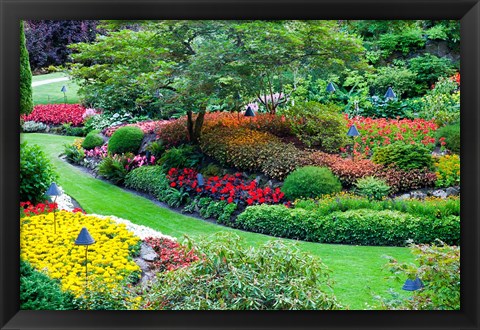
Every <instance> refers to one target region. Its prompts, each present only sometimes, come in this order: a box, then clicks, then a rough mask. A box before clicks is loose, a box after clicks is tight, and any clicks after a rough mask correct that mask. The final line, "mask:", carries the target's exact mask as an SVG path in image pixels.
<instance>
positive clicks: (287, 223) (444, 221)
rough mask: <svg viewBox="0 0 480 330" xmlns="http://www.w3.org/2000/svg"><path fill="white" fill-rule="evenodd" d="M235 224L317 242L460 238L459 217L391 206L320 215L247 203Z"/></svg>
mask: <svg viewBox="0 0 480 330" xmlns="http://www.w3.org/2000/svg"><path fill="white" fill-rule="evenodd" d="M236 226H237V227H239V228H241V229H245V230H248V231H253V232H258V233H263V234H267V235H272V236H277V237H285V238H292V239H301V240H306V241H312V242H318V243H334V244H357V245H382V246H384V245H390V246H405V245H406V243H407V241H408V240H413V241H414V242H415V243H432V242H434V241H435V240H436V239H440V240H442V241H444V242H446V243H447V244H454V245H458V244H459V242H460V217H458V216H447V217H445V218H435V219H431V218H421V217H416V216H413V215H410V214H407V213H402V212H399V211H391V210H383V211H377V210H369V209H359V210H349V211H345V212H333V213H330V214H328V215H323V216H322V215H319V214H317V213H315V212H312V211H307V210H304V209H289V208H286V207H284V206H279V205H259V206H251V207H248V208H247V209H246V210H245V211H244V212H243V213H242V214H240V215H239V216H238V217H237V220H236Z"/></svg>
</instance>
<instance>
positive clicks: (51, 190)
mask: <svg viewBox="0 0 480 330" xmlns="http://www.w3.org/2000/svg"><path fill="white" fill-rule="evenodd" d="M61 194H62V191H61V190H60V189H59V188H58V186H57V184H56V183H55V182H52V183H51V184H50V187H48V189H47V191H46V192H45V195H47V196H55V198H54V199H53V202H54V203H55V202H56V200H57V197H58V196H60V195H61ZM56 209H57V208H54V209H53V232H54V233H55V234H56V233H57V219H56V217H55V210H56Z"/></svg>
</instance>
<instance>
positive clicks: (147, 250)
mask: <svg viewBox="0 0 480 330" xmlns="http://www.w3.org/2000/svg"><path fill="white" fill-rule="evenodd" d="M140 258H142V259H143V260H146V261H155V260H157V258H158V254H157V252H155V251H154V250H153V249H152V248H151V247H150V246H149V245H147V244H145V243H142V245H141V246H140Z"/></svg>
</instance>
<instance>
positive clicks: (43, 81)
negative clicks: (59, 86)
mask: <svg viewBox="0 0 480 330" xmlns="http://www.w3.org/2000/svg"><path fill="white" fill-rule="evenodd" d="M69 79H70V78H68V77H61V78H53V79H47V80H41V81H35V82H32V87H35V86H41V85H46V84H51V83H55V82H59V81H67V80H69Z"/></svg>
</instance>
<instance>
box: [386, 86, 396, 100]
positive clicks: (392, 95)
mask: <svg viewBox="0 0 480 330" xmlns="http://www.w3.org/2000/svg"><path fill="white" fill-rule="evenodd" d="M385 98H386V99H395V98H397V96H396V95H395V93H394V92H393V89H392V87H388V89H387V92H386V93H385Z"/></svg>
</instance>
